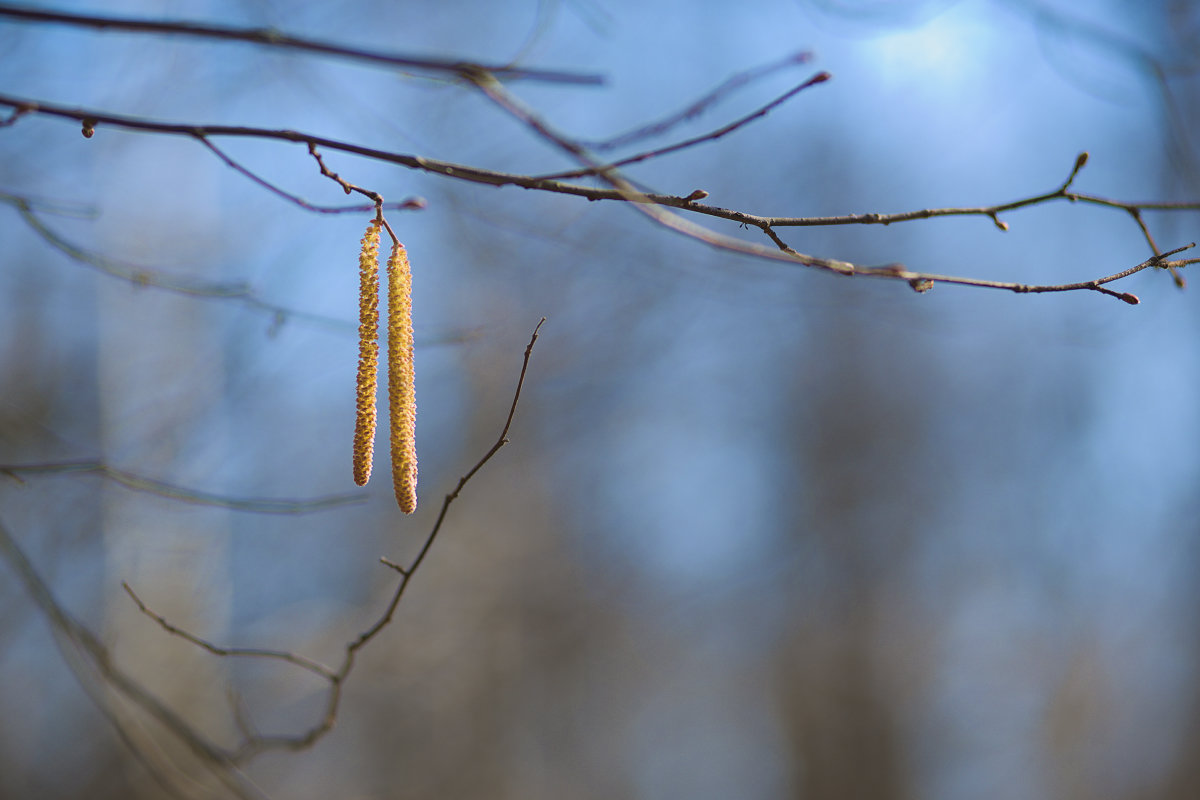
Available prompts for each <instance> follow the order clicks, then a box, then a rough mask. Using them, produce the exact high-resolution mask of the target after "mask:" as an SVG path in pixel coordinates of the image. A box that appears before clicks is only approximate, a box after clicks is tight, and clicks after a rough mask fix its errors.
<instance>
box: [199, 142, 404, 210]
mask: <svg viewBox="0 0 1200 800" xmlns="http://www.w3.org/2000/svg"><path fill="white" fill-rule="evenodd" d="M197 138H198V139H199V140H200V143H201V144H203V145H204V146H205V147H207V148H208V149H209V150H211V151H212V152H213V154H214V155H216V157H217V158H219V159H221V160H222V161H224V162H225V163H226V164H228V165H229V166H230V167H231V168H233V169H235V170H237V171H238V172H240V173H241V174H242V175H244V176H246V177H247V178H249V179H250V180H252V181H254V182H255V183H257V184H258V185H259V186H261V187H263V188H264V189H266V190H267V191H270V192H272V193H274V194H276V195H278V196H279V197H282V198H283V199H284V200H287V201H288V202H291V203H295V204H296V205H298V206H300V207H301V208H303V209H305V210H306V211H315V212H317V213H319V214H347V213H363V212H367V211H373V210H375V208H376V204H375V203H374V202H372V203H370V204H369V205H355V206H318V205H313V204H312V203H310V202H308V201H307V200H305V199H304V198H303V197H300V196H298V195H294V194H292V193H291V192H287V191H284V190H283V189H280V188H279V187H278V186H276V185H275V184H273V183H271V182H270V181H268V180H266V179H265V178H263V177H261V176H259V175H257V174H255V173H254V172H252V171H251V170H249V169H247V168H246V167H244V166H242V165H241V164H239V163H238V162H236V161H234V160H233V159H232V158H230V157H229V155H228V154H227V153H225V152H224V151H223V150H221V149H220V148H219V147H217V146H216V145H215V144H213V143H212V142H210V141H209V140H208V139H207V138H206V137H204V136H200V137H197ZM318 163H320V161H319V156H318ZM425 205H426V203H425V199H424V198H423V197H409V198H407V199H405V200H401V201H400V202H398V203H384V204H383V210H384V211H419V210H421V209H423V208H425Z"/></svg>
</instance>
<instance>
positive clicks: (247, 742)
mask: <svg viewBox="0 0 1200 800" xmlns="http://www.w3.org/2000/svg"><path fill="white" fill-rule="evenodd" d="M545 322H546V320H545V318H542V319H541V321H539V322H538V324H537V326H536V327H534V329H533V334H532V336H530V339H529V344H527V345H526V346H525V355H524V358H523V359H522V361H521V372H520V375H519V377H518V378H517V388H516V390H515V391H514V393H513V399H512V404H511V405H510V406H509V409H508V416H507V418H506V419H505V421H504V427H503V429H502V430H501V431H500V436H499V437H498V438H497V439H496V441H495V443H493V444H492V446H491V447H490V448H489V449H488V451H487V452H486V453H484V455H483V457H482V458H480V459H479V461H477V462H476V463H475V465H474V466H473V467H471V469H470V470H468V471H467V473H466V474H465V475H463V476H462V477H461V478H460V479H459V481H458V483H457V484H456V485H455V487H454V489H453V491H451V492H450V493H449V494H447V495H446V497H445V498H444V499H443V500H442V507H441V510H440V511H439V512H438V516H437V519H436V520H435V521H434V524H433V527H432V528H431V529H430V531H429V533H428V534H427V535H426V537H425V540H424V542H423V543H422V545H421V548H420V550H419V551H418V552H417V555H416V556H415V557H414V558H413V560H412V561H411V562H409V564H408V565H407V566H402V565H400V564H398V563H396V562H395V561H392V560H390V559H387V558H381V559H380V562H381V563H382V564H383V565H385V566H387V567H389V568H391V569H392V570H394V571H395V572H396V573H398V574H399V575H400V581H399V583H398V584H397V585H396V588H395V589H394V590H393V592H392V596H391V599H390V600H389V601H388V603H387V605H386V606H385V607H384V610H383V612H382V613H381V614H380V616H379V617H377V618H376V620H375V622H373V623H372V624H371V625H370V626H369V627H368V628H367V629H366V630H364V631H363V632H362V633H360V634H359V635H358V636H356V637H355V638H354V639H353V640H351V641H350V642H349V643H348V644H347V645H346V649H345V653H344V655H343V658H342V663H341V664H340V665H339V666H338V667H337V668H336V669H332V668H330V667H326V666H324V665H322V664H319V663H317V662H315V661H313V660H311V659H309V658H305V657H304V656H300V655H297V654H295V653H291V652H287V651H282V650H270V649H263V648H234V647H222V646H219V645H216V644H213V643H211V642H209V641H208V640H206V639H203V638H201V637H199V636H196V635H195V634H193V633H191V632H189V631H186V630H184V629H183V628H180V627H178V626H177V625H174V624H172V623H171V622H169V621H168V620H167V619H166V618H165V617H163V616H162V615H160V614H158V613H156V612H155V611H153V610H151V609H150V608H149V606H147V605H146V603H145V602H143V601H142V599H141V598H140V597H139V596H138V595H137V594H136V593H135V592H134V590H133V589H132V588H131V587H130V586H129V585H128V584H122V585H123V586H124V588H125V591H126V592H128V593H129V596H130V597H131V598H132V599H133V601H134V603H135V604H136V605H137V607H138V610H139V611H141V612H142V613H143V614H145V615H146V616H148V617H149V618H150V619H152V620H154V621H155V622H156V623H157V624H158V625H159V627H161V628H162V629H163V630H164V631H166V632H167V633H169V634H171V635H173V636H178V637H180V638H182V639H185V640H187V641H189V642H191V643H192V644H194V645H196V646H197V647H201V648H203V649H204V650H206V651H208V652H209V653H212V654H214V655H217V656H222V657H235V658H242V657H245V658H260V659H268V660H275V661H280V662H283V663H287V664H292V665H293V666H296V667H299V668H301V669H304V670H306V671H308V672H311V673H313V674H315V675H318V676H320V677H322V678H324V679H325V680H326V681H328V683H329V689H328V692H329V694H328V697H327V699H326V703H325V710H324V713H323V714H322V716H321V719H320V720H319V721H318V722H317V723H316V724H315V725H313V726H312V727H311V728H309V729H308V730H306V731H304V732H302V733H299V734H296V735H293V736H286V735H284V736H264V735H260V734H257V733H254V732H253V731H252V730H251V727H250V726H249V725H248V724H243V725H242V726H241V727H242V734H243V740H242V742H241V744H239V745H238V746H237V747H236V748H234V749H233V750H231V751H228V752H227V753H224V755H225V756H227V757H228V759H229V760H230V761H231V762H232V763H235V764H236V763H244V762H246V761H249V760H250V759H252V758H254V757H255V756H256V755H258V754H260V753H262V752H265V751H269V750H290V751H295V750H304V749H306V748H308V747H311V746H312V745H313V744H315V743H316V742H317V741H318V740H319V739H321V737H323V736H324V735H325V734H327V733H329V731H331V730H332V729H333V726H334V724H335V723H336V721H337V715H338V711H339V709H340V707H341V700H342V688H343V687H344V686H345V682H346V679H347V678H348V677H349V675H350V673H351V671H352V670H353V669H354V664H355V660H356V659H357V656H358V653H359V651H360V650H362V648H363V647H365V646H366V645H367V644H368V643H369V642H371V641H372V640H373V639H375V637H376V636H378V635H379V633H380V632H381V631H382V630H383V629H384V628H386V627H387V626H388V624H389V623H391V621H392V618H393V617H394V616H395V614H396V609H397V607H399V605H400V601H401V600H402V599H403V597H404V594H405V591H406V590H407V589H408V586H409V584H410V583H411V581H412V579H413V576H414V575H415V574H416V572H417V570H418V569H419V568H420V566H421V564H423V563H424V562H425V558H426V556H427V555H428V554H429V551H430V549H431V548H432V547H433V543H434V541H435V540H436V539H437V536H438V533H439V532H440V531H441V530H442V526H443V524H444V523H445V520H446V514H447V512H449V510H450V506H451V505H452V504H453V503H454V501H455V500H457V499H458V497H459V495H460V494H461V492H462V490H463V488H464V487H465V486H466V485H467V483H468V482H469V481H470V480H471V479H472V478H473V477H475V474H476V473H478V472H479V470H480V469H482V468H483V465H484V464H486V463H488V462H489V461H490V460H491V459H492V457H493V456H495V455H496V453H497V452H498V451H499V450H500V448H502V447H503V446H504V445H505V444H507V443H508V432H509V429H510V428H511V427H512V422H513V417H514V416H515V415H516V413H517V404H518V403H519V402H520V399H521V389H522V388H523V387H524V385H525V375H526V372H527V371H528V369H529V359H530V357H531V356H532V355H533V346H534V344H535V343H536V342H537V339H538V334H539V332H540V331H541V328H542V325H543V324H544V323H545ZM239 713H240V712H239Z"/></svg>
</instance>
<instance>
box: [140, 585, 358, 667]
mask: <svg viewBox="0 0 1200 800" xmlns="http://www.w3.org/2000/svg"><path fill="white" fill-rule="evenodd" d="M121 588H122V589H124V590H125V593H126V594H128V595H129V596H130V597H131V598H133V602H134V603H135V604H136V605H137V607H138V611H141V612H142V613H143V614H145V615H146V616H147V617H149V618H150V619H152V620H154V621H155V622H157V623H158V625H159V627H160V628H162V629H163V630H164V631H166V632H167V633H169V634H171V635H172V636H178V637H180V638H181V639H186V640H187V641H189V642H191V643H192V644H194V645H196V646H197V647H202V648H204V649H205V650H207V651H208V652H210V653H212V654H213V655H217V656H239V657H243V658H268V659H276V660H278V661H285V662H287V663H288V664H295V665H296V666H297V667H300V668H301V669H306V670H308V671H309V672H311V673H313V674H315V675H319V676H321V677H322V678H325V679H326V680H330V681H332V680H334V677H335V676H334V672H333V670H331V669H329V668H328V667H326V666H324V665H322V664H318V663H317V662H316V661H313V660H312V659H309V658H305V657H304V656H300V655H296V654H295V653H288V652H284V651H282V650H264V649H262V648H259V647H219V646H217V645H215V644H212V643H211V642H209V641H207V640H205V639H201V638H200V637H199V636H196V635H194V634H191V633H188V632H187V631H185V630H184V629H183V628H179V627H176V626H175V625H172V624H171V623H170V622H168V621H167V620H166V618H165V617H163V616H162V615H161V614H157V613H155V612H154V611H151V610H150V609H149V608H148V607H147V606H146V604H145V603H143V602H142V598H140V597H138V596H137V594H136V593H135V592H134V591H133V588H132V587H131V586H130V585H129V584H128V583H126V582H125V581H121Z"/></svg>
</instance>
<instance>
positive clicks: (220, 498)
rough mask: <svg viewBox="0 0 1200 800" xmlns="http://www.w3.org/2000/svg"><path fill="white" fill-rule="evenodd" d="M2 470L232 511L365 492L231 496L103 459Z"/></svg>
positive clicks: (283, 507)
mask: <svg viewBox="0 0 1200 800" xmlns="http://www.w3.org/2000/svg"><path fill="white" fill-rule="evenodd" d="M0 474H3V475H8V476H9V477H11V478H14V479H16V480H18V481H19V480H21V476H32V475H68V474H73V475H78V474H93V475H99V476H101V477H103V478H106V479H108V480H110V481H113V482H114V483H117V484H120V485H121V486H124V487H125V488H126V489H131V490H133V491H135V492H146V493H148V494H154V495H158V496H159V497H165V498H167V499H169V500H178V501H179V502H181V503H189V504H192V505H202V506H215V507H217V508H227V509H229V510H231V511H245V512H248V513H251V514H310V513H312V512H314V511H325V510H327V509H331V508H340V507H342V506H348V505H354V504H357V503H361V502H363V501H365V500H366V499H367V498H366V495H365V494H364V493H362V492H355V493H353V494H332V495H325V496H324V497H315V498H311V499H308V500H284V499H272V498H261V497H228V496H226V495H221V494H213V493H211V492H201V491H198V490H196V489H188V488H185V487H183V486H179V485H177V484H174V483H167V482H166V481H160V480H155V479H154V478H147V477H146V476H144V475H138V474H137V473H134V472H129V471H128V470H123V469H119V468H117V467H113V466H109V465H108V464H105V463H104V462H103V461H58V462H47V463H42V464H0Z"/></svg>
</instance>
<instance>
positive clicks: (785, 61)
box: [583, 51, 812, 153]
mask: <svg viewBox="0 0 1200 800" xmlns="http://www.w3.org/2000/svg"><path fill="white" fill-rule="evenodd" d="M811 60H812V54H811V53H809V52H807V51H800V52H797V53H792V54H791V55H790V56H787V57H785V58H782V59H780V60H778V61H773V62H771V63H770V64H764V65H762V66H758V67H752V68H751V69H747V70H743V71H742V72H738V73H736V74H734V75H731V76H730V77H728V78H726V79H725V80H724V81H722V82H721V83H720V85H719V86H717V87H716V88H715V89H713V90H711V91H709V92H706V93H705V95H704V96H703V97H701V98H700V99H699V100H696V101H694V102H692V103H689V104H688V105H687V107H686V108H684V109H683V110H681V111H677V112H675V113H673V114H670V115H668V116H667V117H665V118H663V119H661V120H658V121H656V122H651V123H649V124H646V125H640V126H638V127H637V128H635V129H634V130H632V131H629V132H627V133H622V134H620V135H619V136H613V137H611V138H609V139H604V140H602V141H593V142H585V143H583V144H584V146H585V147H587V148H588V149H589V150H594V151H596V152H598V153H604V152H607V151H609V150H616V149H617V148H620V147H626V146H628V145H631V144H633V143H635V142H640V141H641V140H643V139H649V138H651V137H654V136H661V135H663V134H665V133H666V132H667V131H669V130H670V129H671V128H674V127H675V126H676V125H679V124H680V123H683V122H687V121H688V120H690V119H694V118H696V117H698V116H700V115H701V114H703V113H704V112H705V111H707V110H708V109H709V108H710V107H712V106H714V105H716V104H717V103H718V102H720V101H721V100H723V99H724V98H725V97H727V96H728V95H731V94H733V93H734V92H736V91H738V90H739V89H743V88H745V87H746V86H748V85H750V84H751V83H753V82H754V81H756V80H759V79H760V78H765V77H767V76H768V75H772V74H774V73H776V72H778V71H779V70H781V69H787V68H788V67H794V66H799V65H800V64H807V63H808V62H809V61H811Z"/></svg>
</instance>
